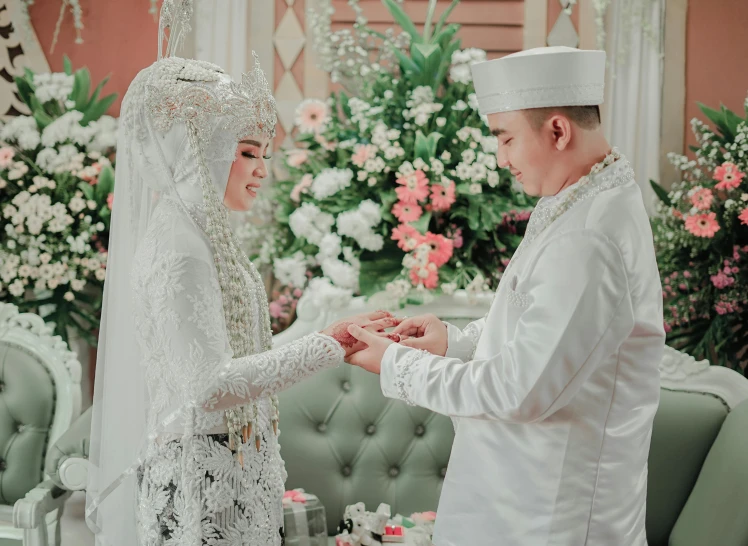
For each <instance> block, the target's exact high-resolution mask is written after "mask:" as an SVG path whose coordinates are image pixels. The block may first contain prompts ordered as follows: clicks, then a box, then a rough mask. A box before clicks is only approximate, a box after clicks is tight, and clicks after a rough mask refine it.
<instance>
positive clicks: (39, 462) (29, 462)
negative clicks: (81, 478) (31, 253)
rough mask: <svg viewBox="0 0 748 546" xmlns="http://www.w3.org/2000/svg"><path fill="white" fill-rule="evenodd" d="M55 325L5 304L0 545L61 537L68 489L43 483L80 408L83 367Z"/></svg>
mask: <svg viewBox="0 0 748 546" xmlns="http://www.w3.org/2000/svg"><path fill="white" fill-rule="evenodd" d="M51 330H52V329H51V328H50V327H49V326H48V325H46V324H45V323H44V321H43V320H42V319H41V318H40V317H39V316H37V315H32V314H21V313H19V312H18V309H17V308H16V307H15V306H13V305H11V304H7V303H0V543H8V544H13V543H15V544H19V542H18V541H19V540H21V539H23V541H24V543H26V544H33V545H35V544H45V546H46V544H47V539H48V535H49V534H53V536H54V541H55V542H57V541H58V539H59V526H58V524H59V517H60V515H61V514H62V507H63V503H64V501H65V499H66V498H67V496H69V493H68V492H66V491H65V490H64V489H60V488H57V487H55V486H54V484H53V483H52V482H50V481H44V480H45V478H46V477H47V475H46V473H45V472H44V468H45V463H47V462H48V455H49V449H48V448H49V446H50V445H52V444H54V443H55V442H56V441H57V440H58V438H59V437H60V436H61V435H62V433H63V432H65V431H66V430H68V428H69V427H70V424H71V422H72V421H73V420H74V419H75V418H77V417H78V415H79V414H80V405H81V390H80V379H81V367H80V363H79V362H78V360H77V358H76V356H75V354H74V353H72V352H71V351H69V350H68V348H67V345H66V344H65V343H64V342H63V341H62V340H61V339H60V338H59V337H53V336H52V335H51ZM27 495H28V496H27Z"/></svg>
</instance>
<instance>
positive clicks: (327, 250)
mask: <svg viewBox="0 0 748 546" xmlns="http://www.w3.org/2000/svg"><path fill="white" fill-rule="evenodd" d="M318 246H319V253H318V254H317V261H319V262H321V261H322V260H323V259H324V258H337V257H338V256H340V253H341V252H343V240H342V239H341V238H340V235H338V234H337V233H328V234H327V235H325V236H324V237H322V240H321V241H320V242H319V245H318Z"/></svg>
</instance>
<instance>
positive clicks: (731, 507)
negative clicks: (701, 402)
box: [670, 401, 748, 546]
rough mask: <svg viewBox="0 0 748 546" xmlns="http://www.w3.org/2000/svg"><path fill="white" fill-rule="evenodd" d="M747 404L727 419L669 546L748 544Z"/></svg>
mask: <svg viewBox="0 0 748 546" xmlns="http://www.w3.org/2000/svg"><path fill="white" fill-rule="evenodd" d="M746 430H748V401H744V402H742V403H740V404H738V405H737V406H736V407H735V408H734V409H733V410H732V411H731V412H730V413H729V414H728V415H727V418H726V419H725V422H724V424H723V425H722V428H721V429H720V431H719V434H718V435H717V438H716V439H715V441H714V444H712V447H711V449H710V450H709V454H708V455H707V456H706V460H705V461H704V465H703V466H702V467H701V472H699V477H698V478H697V479H696V484H695V485H694V487H693V490H692V491H691V494H690V495H689V497H688V500H687V501H686V505H685V506H684V507H683V510H682V511H681V513H680V515H679V516H678V520H677V521H676V523H675V526H674V527H673V531H672V533H671V534H670V546H702V545H704V544H719V545H720V546H744V545H745V544H748V517H746V504H747V503H748V466H747V465H746V464H745V455H746V453H748V434H746Z"/></svg>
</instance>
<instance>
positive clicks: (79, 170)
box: [0, 58, 117, 345]
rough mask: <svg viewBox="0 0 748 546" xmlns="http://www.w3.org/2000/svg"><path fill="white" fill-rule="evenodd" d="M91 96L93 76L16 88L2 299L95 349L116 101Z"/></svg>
mask: <svg viewBox="0 0 748 546" xmlns="http://www.w3.org/2000/svg"><path fill="white" fill-rule="evenodd" d="M105 83H106V80H104V81H102V82H101V83H100V84H99V85H98V86H97V87H96V89H95V90H94V91H93V93H92V94H91V95H89V93H90V76H89V73H88V70H86V69H82V70H78V71H77V72H75V73H73V71H72V67H71V65H70V61H69V59H67V58H66V59H65V72H64V73H59V74H34V73H32V72H30V71H26V74H25V75H24V77H19V78H16V86H17V88H18V94H19V96H20V97H21V99H22V100H23V101H24V103H26V105H28V107H29V109H30V110H31V114H32V115H30V116H18V117H15V118H12V119H11V120H10V121H7V122H6V123H3V124H2V126H1V127H0V140H2V143H3V147H2V148H0V188H1V189H2V192H3V205H2V210H0V242H2V246H1V249H0V297H2V299H3V300H4V301H10V302H11V303H14V304H15V305H17V306H18V307H19V308H21V309H23V310H30V309H34V310H35V311H36V312H38V313H39V314H41V315H42V316H43V317H45V318H46V319H47V320H50V321H53V322H54V323H55V333H56V334H59V335H61V336H62V337H63V339H65V340H67V338H68V328H71V329H73V330H74V331H77V333H78V334H80V335H81V336H82V337H83V338H84V339H86V340H87V341H88V342H89V343H90V344H91V345H95V344H96V340H95V337H94V336H93V335H92V332H93V330H95V329H96V328H97V327H98V323H99V321H98V318H97V313H98V311H99V309H100V305H101V289H102V287H103V282H104V278H105V275H106V261H107V244H108V241H109V220H110V212H111V208H112V196H113V191H114V172H113V170H112V166H111V157H112V154H113V151H114V146H115V144H116V130H117V121H116V120H115V119H114V118H112V117H110V116H105V115H104V112H105V111H106V110H107V109H108V108H109V106H110V105H111V104H112V102H113V101H114V99H115V98H116V95H109V96H107V97H104V98H103V99H99V95H100V93H101V90H102V87H103V86H104V84H105Z"/></svg>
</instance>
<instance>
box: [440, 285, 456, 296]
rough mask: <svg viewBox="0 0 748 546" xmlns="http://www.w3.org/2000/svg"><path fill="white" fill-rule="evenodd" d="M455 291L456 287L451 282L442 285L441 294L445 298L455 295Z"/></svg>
mask: <svg viewBox="0 0 748 546" xmlns="http://www.w3.org/2000/svg"><path fill="white" fill-rule="evenodd" d="M456 290H457V285H456V284H455V283H453V282H446V283H444V284H442V292H444V293H445V294H446V295H447V296H451V295H452V294H454V293H455V291H456Z"/></svg>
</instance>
